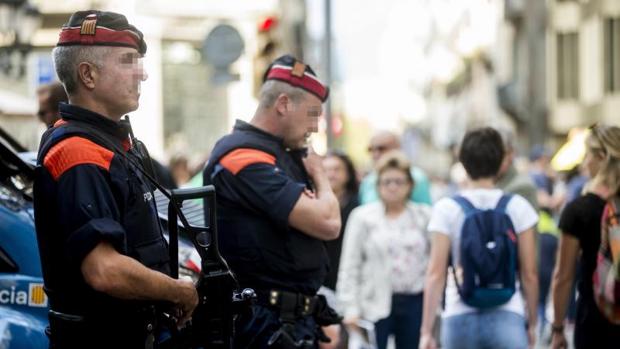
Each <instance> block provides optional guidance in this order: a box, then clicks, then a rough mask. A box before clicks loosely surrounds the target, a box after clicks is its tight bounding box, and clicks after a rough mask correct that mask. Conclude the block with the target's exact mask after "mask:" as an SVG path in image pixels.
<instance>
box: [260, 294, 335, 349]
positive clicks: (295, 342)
mask: <svg viewBox="0 0 620 349" xmlns="http://www.w3.org/2000/svg"><path fill="white" fill-rule="evenodd" d="M257 295H258V303H259V304H263V305H266V306H269V307H271V308H272V309H276V310H277V311H278V313H279V317H280V322H281V323H282V326H281V327H280V328H279V329H278V330H277V331H276V332H275V333H274V334H273V335H272V336H271V338H270V339H269V341H268V343H267V344H268V345H269V346H270V347H272V348H278V349H313V348H316V345H315V342H314V340H307V339H296V338H295V322H296V321H297V320H298V319H300V318H302V317H304V316H312V317H313V318H314V320H315V322H316V324H317V325H318V326H317V328H316V329H315V332H316V336H317V339H318V340H319V341H321V342H329V341H330V339H329V338H328V337H327V336H325V334H324V333H323V330H322V329H321V326H328V325H332V324H336V323H339V322H340V321H341V320H342V318H341V317H340V316H338V314H337V313H336V311H335V310H333V309H332V308H330V307H329V305H328V304H327V301H326V299H325V296H323V295H317V296H308V295H304V294H301V293H293V292H287V291H280V290H270V291H268V292H261V291H258V292H257Z"/></svg>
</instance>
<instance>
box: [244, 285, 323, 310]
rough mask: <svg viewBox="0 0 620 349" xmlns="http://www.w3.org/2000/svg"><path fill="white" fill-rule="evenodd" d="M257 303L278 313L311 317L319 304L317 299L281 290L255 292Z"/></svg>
mask: <svg viewBox="0 0 620 349" xmlns="http://www.w3.org/2000/svg"><path fill="white" fill-rule="evenodd" d="M256 296H257V303H258V304H260V305H266V306H269V307H273V308H276V309H278V310H279V311H280V313H289V314H294V315H296V316H308V315H313V314H314V313H315V311H316V309H317V304H318V303H319V297H317V296H308V295H305V294H303V293H294V292H288V291H282V290H269V291H256Z"/></svg>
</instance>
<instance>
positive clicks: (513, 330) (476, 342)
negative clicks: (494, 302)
mask: <svg viewBox="0 0 620 349" xmlns="http://www.w3.org/2000/svg"><path fill="white" fill-rule="evenodd" d="M441 344H442V348H444V349H525V348H527V347H528V342H527V331H526V329H525V318H524V317H523V316H521V315H518V314H516V313H513V312H510V311H504V310H481V311H478V312H475V313H467V314H462V315H455V316H450V317H447V318H444V319H443V321H442V324H441Z"/></svg>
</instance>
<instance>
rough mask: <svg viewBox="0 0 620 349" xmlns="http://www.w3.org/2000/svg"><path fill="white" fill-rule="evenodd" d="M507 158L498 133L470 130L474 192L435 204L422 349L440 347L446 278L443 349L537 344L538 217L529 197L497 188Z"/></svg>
mask: <svg viewBox="0 0 620 349" xmlns="http://www.w3.org/2000/svg"><path fill="white" fill-rule="evenodd" d="M503 158H504V146H503V142H502V138H501V136H500V135H499V133H498V132H497V131H496V130H494V129H492V128H489V127H486V128H480V129H476V130H472V131H469V132H467V134H466V135H465V137H464V138H463V141H462V143H461V148H460V152H459V160H460V161H461V163H462V164H463V167H464V168H465V171H466V172H467V175H468V176H469V179H470V186H469V188H468V189H465V190H462V191H460V192H459V194H458V195H456V196H455V197H452V198H444V199H441V200H440V201H438V202H437V204H435V206H433V212H432V215H431V220H430V222H429V225H428V230H429V231H430V232H431V234H432V236H433V238H432V243H431V246H432V248H431V256H430V261H429V264H428V270H427V274H426V285H425V287H424V295H425V297H424V313H423V314H424V315H423V320H422V328H421V338H420V346H419V348H421V349H435V348H437V347H438V344H437V343H436V342H435V339H434V337H433V325H434V320H435V317H436V314H437V311H438V308H439V304H440V301H441V295H442V291H443V289H444V286H445V285H446V280H447V287H446V291H445V309H444V311H443V313H442V323H441V347H442V348H446V349H456V348H458V349H469V348H471V349H479V348H489V349H490V348H493V349H513V348H514V349H522V348H527V347H528V346H529V347H532V346H533V345H534V341H535V328H536V316H537V315H536V306H537V301H538V273H537V268H536V258H535V256H536V253H537V252H536V251H537V250H536V243H535V239H536V235H535V232H534V227H535V226H536V223H537V221H538V215H537V214H536V211H535V210H534V208H533V207H532V206H531V205H530V204H529V203H528V202H527V201H526V200H525V199H524V198H523V197H521V196H519V195H510V194H506V193H504V192H503V191H502V190H501V189H498V188H496V186H495V181H496V177H497V173H498V171H499V168H500V165H501V163H502V159H503ZM517 246H518V248H517ZM448 267H450V273H449V275H446V274H447V271H448ZM454 271H456V272H454ZM517 279H520V282H519V281H517Z"/></svg>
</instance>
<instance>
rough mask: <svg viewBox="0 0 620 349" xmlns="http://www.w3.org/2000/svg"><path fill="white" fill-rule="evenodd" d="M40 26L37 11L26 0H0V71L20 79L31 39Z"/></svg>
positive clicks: (30, 45) (39, 16) (30, 48)
mask: <svg viewBox="0 0 620 349" xmlns="http://www.w3.org/2000/svg"><path fill="white" fill-rule="evenodd" d="M40 24H41V14H40V12H39V10H38V9H37V8H36V7H35V6H34V5H32V4H30V3H28V1H27V0H0V71H2V72H3V73H4V74H5V75H7V76H14V77H16V78H18V79H19V78H21V77H23V76H24V74H25V73H26V57H27V56H28V53H29V52H30V50H32V44H31V42H32V37H33V36H34V34H35V32H36V30H37V29H38V28H39V26H40Z"/></svg>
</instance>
